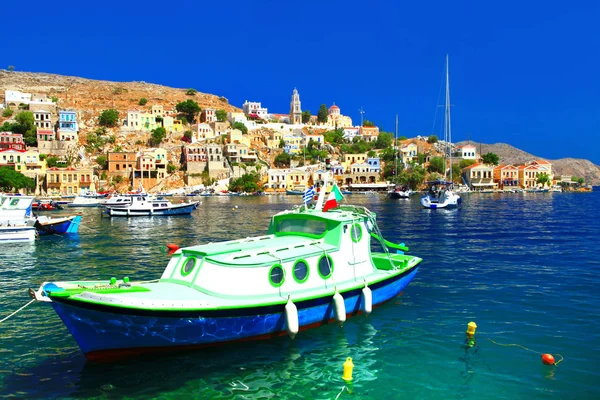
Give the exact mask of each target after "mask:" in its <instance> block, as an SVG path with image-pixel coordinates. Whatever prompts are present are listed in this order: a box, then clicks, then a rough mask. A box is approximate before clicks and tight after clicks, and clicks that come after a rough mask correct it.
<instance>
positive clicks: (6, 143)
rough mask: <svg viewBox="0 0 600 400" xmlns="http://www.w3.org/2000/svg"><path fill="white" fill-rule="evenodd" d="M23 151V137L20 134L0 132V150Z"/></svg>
mask: <svg viewBox="0 0 600 400" xmlns="http://www.w3.org/2000/svg"><path fill="white" fill-rule="evenodd" d="M7 149H13V150H25V142H24V141H23V135H22V134H20V133H12V132H0V150H7Z"/></svg>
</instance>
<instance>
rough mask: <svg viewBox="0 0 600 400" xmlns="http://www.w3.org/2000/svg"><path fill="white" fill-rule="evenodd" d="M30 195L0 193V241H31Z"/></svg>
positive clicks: (33, 229)
mask: <svg viewBox="0 0 600 400" xmlns="http://www.w3.org/2000/svg"><path fill="white" fill-rule="evenodd" d="M32 203H33V197H31V196H11V195H0V243H10V242H32V241H34V240H35V227H34V226H32V225H30V224H29V221H30V220H31V215H32V212H31V209H32V207H31V204H32Z"/></svg>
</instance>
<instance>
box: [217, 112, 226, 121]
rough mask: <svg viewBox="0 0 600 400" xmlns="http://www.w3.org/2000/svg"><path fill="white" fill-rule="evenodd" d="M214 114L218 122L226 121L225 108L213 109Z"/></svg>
mask: <svg viewBox="0 0 600 400" xmlns="http://www.w3.org/2000/svg"><path fill="white" fill-rule="evenodd" d="M215 116H216V117H217V121H219V122H225V121H227V111H225V110H217V111H215Z"/></svg>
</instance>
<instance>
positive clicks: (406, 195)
mask: <svg viewBox="0 0 600 400" xmlns="http://www.w3.org/2000/svg"><path fill="white" fill-rule="evenodd" d="M413 193H414V192H413V191H412V190H410V189H409V188H408V187H402V188H399V187H395V188H394V189H393V190H391V191H389V192H388V194H389V196H390V199H410V196H411V195H412V194H413Z"/></svg>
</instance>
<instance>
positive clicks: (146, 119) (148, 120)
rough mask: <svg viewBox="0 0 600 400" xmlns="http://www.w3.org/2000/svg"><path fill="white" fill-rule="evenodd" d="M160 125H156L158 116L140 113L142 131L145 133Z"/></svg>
mask: <svg viewBox="0 0 600 400" xmlns="http://www.w3.org/2000/svg"><path fill="white" fill-rule="evenodd" d="M158 126H159V125H158V124H157V123H156V116H155V115H153V114H152V113H147V112H144V113H140V129H142V130H145V131H151V130H153V129H156V128H158Z"/></svg>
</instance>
